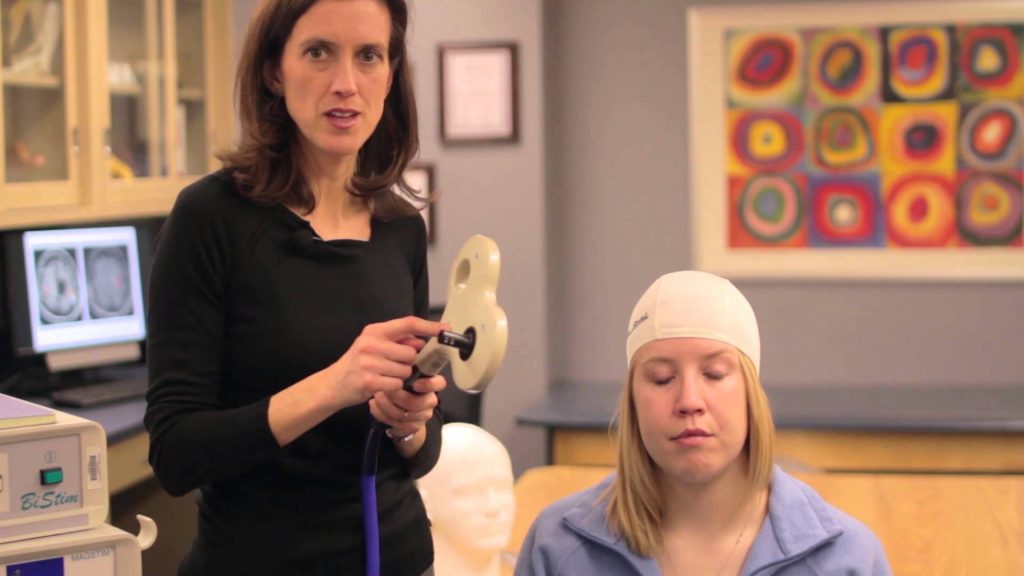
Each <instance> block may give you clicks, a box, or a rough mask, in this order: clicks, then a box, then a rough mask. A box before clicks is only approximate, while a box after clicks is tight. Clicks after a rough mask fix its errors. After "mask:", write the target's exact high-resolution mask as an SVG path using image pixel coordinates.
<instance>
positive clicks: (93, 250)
mask: <svg viewBox="0 0 1024 576" xmlns="http://www.w3.org/2000/svg"><path fill="white" fill-rule="evenodd" d="M4 255H5V260H6V266H5V269H6V276H7V292H8V301H9V302H8V304H9V306H8V319H9V324H10V327H11V342H12V345H13V349H14V353H15V354H16V355H20V356H24V355H30V354H43V355H45V358H46V365H47V368H48V369H49V370H50V371H51V372H60V371H64V370H72V369H78V368H88V367H96V366H107V365H112V364H117V363H121V362H127V361H132V360H138V359H139V358H140V357H141V346H140V343H141V342H142V341H143V340H144V339H145V337H146V322H145V311H144V306H143V299H142V295H143V288H142V272H141V267H140V264H139V241H138V234H137V231H136V228H135V227H134V226H100V227H88V228H62V229H53V230H27V231H20V232H12V233H7V234H5V242H4Z"/></svg>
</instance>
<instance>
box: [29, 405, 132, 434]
mask: <svg viewBox="0 0 1024 576" xmlns="http://www.w3.org/2000/svg"><path fill="white" fill-rule="evenodd" d="M27 400H28V401H29V402H35V403H36V404H41V405H43V406H48V407H50V408H53V409H54V410H60V411H61V412H67V413H68V414H74V415H75V416H79V417H82V418H87V419H89V420H92V421H93V422H98V423H99V425H100V426H103V429H104V430H106V431H107V443H108V444H114V443H116V442H119V441H121V440H126V439H128V438H131V437H132V436H135V435H136V434H141V433H142V432H144V431H145V428H144V427H143V425H142V417H143V416H145V414H146V399H145V398H133V399H131V400H122V401H120V402H114V403H111V404H102V405H100V406H92V407H90V408H72V407H70V406H54V405H53V402H50V400H49V399H48V398H27Z"/></svg>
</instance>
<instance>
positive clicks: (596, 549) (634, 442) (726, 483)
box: [515, 271, 891, 576]
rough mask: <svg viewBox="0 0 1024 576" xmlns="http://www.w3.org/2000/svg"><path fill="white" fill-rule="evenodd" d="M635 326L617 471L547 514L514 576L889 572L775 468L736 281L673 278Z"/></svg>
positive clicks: (645, 299)
mask: <svg viewBox="0 0 1024 576" xmlns="http://www.w3.org/2000/svg"><path fill="white" fill-rule="evenodd" d="M628 328H629V334H628V336H627V339H626V358H627V360H628V361H629V372H628V374H629V376H628V381H627V385H626V386H625V387H624V389H623V392H622V397H621V401H620V403H619V409H618V417H617V418H618V422H617V426H618V430H617V436H618V437H617V440H618V463H617V469H616V472H615V473H614V474H612V475H611V476H609V477H608V478H606V479H605V480H604V481H602V482H601V483H599V484H598V485H596V486H594V487H592V488H589V489H587V490H584V491H583V492H580V493H577V494H574V495H572V496H570V497H568V498H565V499H563V500H560V501H558V502H556V503H554V504H552V505H551V506H549V507H548V508H547V509H545V510H544V511H543V512H542V513H541V514H540V515H539V516H538V517H537V519H536V521H534V523H533V525H532V526H531V528H530V532H529V534H528V535H527V537H526V540H525V541H524V542H523V546H522V548H521V550H520V553H519V559H518V561H517V563H516V571H515V573H516V575H517V576H529V575H562V574H564V575H577V574H588V575H590V574H614V575H616V576H619V575H628V574H641V575H647V574H651V575H654V574H671V575H681V574H701V575H706V574H711V575H718V576H721V575H726V574H728V575H737V574H773V575H777V576H779V575H781V576H792V575H805V574H806V575H812V574H813V575H819V574H820V575H831V574H842V575H851V576H852V575H858V574H872V575H875V574H890V573H891V570H890V568H889V564H888V561H887V559H886V556H885V551H884V550H883V548H882V545H881V543H880V542H879V541H878V539H877V538H876V537H875V535H874V534H873V533H872V532H871V531H870V530H869V529H868V528H867V527H866V526H864V525H863V524H862V523H861V522H859V521H858V520H856V519H854V518H853V517H851V516H849V515H848V514H846V513H844V512H842V511H840V510H838V509H837V508H835V507H833V506H831V505H829V504H828V503H826V502H825V501H824V500H822V498H821V497H820V496H819V495H818V494H817V493H816V492H815V491H814V490H813V489H812V488H811V487H809V486H807V485H806V484H804V483H803V482H801V481H799V480H797V479H795V478H793V477H792V476H790V475H788V474H786V473H785V472H783V471H782V470H781V469H780V468H779V467H778V466H775V465H774V463H773V454H772V450H773V444H774V434H775V427H774V423H773V421H772V417H771V411H770V408H769V405H768V399H767V397H766V396H765V393H764V390H763V388H762V387H761V381H760V377H759V371H760V358H761V341H760V336H759V333H758V328H757V319H756V317H755V316H754V311H753V309H752V308H751V306H750V303H749V302H747V299H746V298H744V296H743V294H741V293H740V291H739V290H738V289H737V288H736V287H735V286H734V285H733V284H732V283H731V282H729V281H728V280H725V279H723V278H720V277H718V276H715V275H712V274H708V273H705V272H695V271H685V272H674V273H671V274H666V275H664V276H662V277H661V278H659V279H658V280H656V281H655V282H654V284H652V285H651V286H650V287H649V288H648V289H647V291H646V292H645V293H644V295H643V296H641V298H640V301H639V302H637V304H636V307H635V308H634V310H633V314H632V315H631V316H630V321H629V327H628Z"/></svg>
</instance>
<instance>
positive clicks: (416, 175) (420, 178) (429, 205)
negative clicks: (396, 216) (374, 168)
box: [399, 162, 437, 244]
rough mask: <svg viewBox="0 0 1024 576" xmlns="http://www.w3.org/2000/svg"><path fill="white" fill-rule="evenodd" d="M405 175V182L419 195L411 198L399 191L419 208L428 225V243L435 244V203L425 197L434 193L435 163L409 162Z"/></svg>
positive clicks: (424, 221)
mask: <svg viewBox="0 0 1024 576" xmlns="http://www.w3.org/2000/svg"><path fill="white" fill-rule="evenodd" d="M404 176H405V183H406V184H408V185H409V187H410V188H412V189H413V190H415V191H416V192H417V195H418V196H419V197H418V198H414V197H413V198H411V197H409V196H408V195H407V194H404V193H402V192H401V191H399V193H400V194H402V195H403V196H404V197H405V198H406V199H407V200H409V202H410V203H411V204H412V205H413V206H415V207H417V208H419V211H420V215H421V216H423V223H424V224H426V225H427V244H433V243H434V242H435V241H436V239H437V232H436V231H435V229H436V227H437V223H436V222H435V219H434V203H433V202H426V201H424V200H423V198H429V197H431V196H432V195H433V193H434V165H433V164H429V163H425V162H417V163H413V164H409V166H408V167H406V169H405V174H404Z"/></svg>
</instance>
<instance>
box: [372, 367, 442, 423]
mask: <svg viewBox="0 0 1024 576" xmlns="http://www.w3.org/2000/svg"><path fill="white" fill-rule="evenodd" d="M445 385H446V383H445V380H444V376H440V375H438V376H431V377H429V378H421V379H419V380H417V381H416V382H415V383H414V384H413V389H415V390H416V391H417V392H419V394H413V393H411V392H407V391H405V390H403V389H398V390H393V391H390V392H376V393H375V394H374V395H373V398H371V399H370V413H371V414H373V417H374V418H376V419H377V420H378V421H380V422H382V423H384V424H387V425H389V426H391V436H392V437H393V438H401V437H403V436H408V435H409V434H414V433H418V432H419V431H421V430H423V429H424V428H425V426H426V423H427V422H428V421H429V420H430V419H431V418H433V417H434V408H435V407H437V392H440V391H441V390H443V389H444V387H445Z"/></svg>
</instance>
